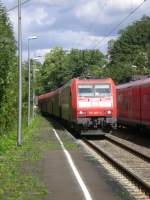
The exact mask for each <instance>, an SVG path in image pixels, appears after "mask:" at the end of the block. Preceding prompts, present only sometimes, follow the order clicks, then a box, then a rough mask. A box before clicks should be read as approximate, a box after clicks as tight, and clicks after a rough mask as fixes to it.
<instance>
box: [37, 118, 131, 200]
mask: <svg viewBox="0 0 150 200" xmlns="http://www.w3.org/2000/svg"><path fill="white" fill-rule="evenodd" d="M49 123H50V127H51V128H49V130H48V131H45V135H47V136H46V137H47V139H48V138H49V140H51V141H52V142H53V143H55V147H54V148H52V149H50V150H48V151H47V152H45V154H44V158H43V159H42V163H41V170H40V171H41V177H42V179H43V182H44V183H45V184H46V186H47V188H48V195H47V197H46V199H44V200H50V199H52V200H83V199H88V200H90V199H92V200H124V199H125V200H127V199H128V200H129V199H130V198H129V197H128V194H125V191H124V190H121V186H119V185H118V184H117V183H116V182H115V180H113V178H112V177H110V176H109V175H108V174H107V173H106V170H105V169H104V168H103V167H102V166H101V165H100V164H99V163H97V162H96V160H95V159H94V158H93V157H92V156H91V155H89V154H88V153H87V152H86V151H85V150H84V148H83V147H82V146H80V145H79V144H78V140H76V139H75V138H73V137H72V136H71V135H70V133H68V131H66V130H65V129H64V128H62V127H61V126H60V125H59V124H55V125H54V126H53V124H52V123H51V122H49ZM43 128H44V127H43ZM56 134H57V135H56ZM57 136H58V137H59V138H58V137H57ZM63 148H64V149H63ZM66 152H67V153H66ZM66 154H69V156H70V159H72V162H73V164H74V166H73V167H74V168H76V170H77V172H78V175H79V176H80V177H78V178H79V179H82V181H83V184H84V187H81V185H82V183H79V182H80V181H79V180H78V179H77V176H78V175H77V174H75V172H74V171H73V169H72V167H71V165H70V162H69V161H68V158H67V156H66ZM87 193H88V194H87Z"/></svg>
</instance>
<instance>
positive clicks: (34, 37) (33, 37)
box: [27, 36, 37, 126]
mask: <svg viewBox="0 0 150 200" xmlns="http://www.w3.org/2000/svg"><path fill="white" fill-rule="evenodd" d="M34 39H37V36H32V37H28V112H27V125H28V126H29V124H30V101H31V96H30V89H31V79H30V40H34Z"/></svg>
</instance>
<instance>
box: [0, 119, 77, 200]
mask: <svg viewBox="0 0 150 200" xmlns="http://www.w3.org/2000/svg"><path fill="white" fill-rule="evenodd" d="M62 139H63V143H64V145H65V147H66V148H67V149H68V150H75V149H77V147H78V145H77V144H75V143H74V142H73V141H72V140H71V139H70V138H68V137H67V136H66V135H62ZM48 150H50V151H55V150H62V149H61V146H60V144H59V142H58V141H57V139H56V137H55V135H54V134H53V131H52V126H51V124H50V122H49V121H48V120H46V119H45V118H43V117H41V116H38V117H36V118H35V120H33V121H32V122H31V124H30V127H29V128H26V127H24V128H23V131H22V145H21V146H19V147H18V146H17V131H16V130H14V131H12V132H10V133H7V135H3V136H2V137H1V138H0V200H41V199H45V198H46V197H47V194H48V190H47V188H46V186H45V185H44V183H43V180H42V177H40V176H41V175H40V174H41V173H40V170H41V163H42V159H43V155H44V152H46V151H48Z"/></svg>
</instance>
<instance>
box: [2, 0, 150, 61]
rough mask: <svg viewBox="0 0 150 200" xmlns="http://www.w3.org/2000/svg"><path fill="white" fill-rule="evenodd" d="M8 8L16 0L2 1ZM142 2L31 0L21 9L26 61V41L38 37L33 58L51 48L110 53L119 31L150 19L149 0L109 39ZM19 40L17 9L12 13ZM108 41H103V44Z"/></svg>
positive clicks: (118, 0)
mask: <svg viewBox="0 0 150 200" xmlns="http://www.w3.org/2000/svg"><path fill="white" fill-rule="evenodd" d="M1 1H2V3H3V4H4V5H5V6H6V7H7V9H10V8H12V7H13V6H15V5H16V4H17V0H1ZM141 2H143V0H29V1H28V2H27V3H26V4H24V5H23V6H22V29H23V58H24V59H26V58H27V38H28V36H32V35H36V36H38V39H37V40H34V41H32V43H31V51H32V53H31V56H32V57H35V56H38V55H44V53H45V52H47V50H48V49H50V48H53V47H55V46H61V47H63V48H65V49H70V48H78V49H85V48H88V49H93V48H99V49H100V50H101V51H102V52H104V53H106V52H107V42H108V41H109V40H110V39H112V38H117V37H118V35H117V33H118V31H119V29H122V28H124V27H126V26H127V25H128V24H131V23H132V22H133V21H135V20H138V19H140V18H141V17H142V16H143V15H148V16H150V0H147V1H146V2H145V3H144V4H143V6H142V7H141V8H140V9H138V10H137V11H136V12H135V13H134V14H133V15H132V16H131V17H130V18H129V19H128V20H127V21H126V22H125V23H124V24H122V25H121V26H120V27H119V28H118V29H117V30H116V31H115V32H113V34H111V35H110V36H109V37H106V36H107V35H108V33H109V32H110V30H111V29H112V28H113V27H115V26H116V25H117V24H118V23H119V22H120V21H121V20H122V19H123V18H124V17H125V16H127V15H128V14H129V13H130V12H131V11H132V10H133V9H134V8H136V7H137V6H138V5H139V4H140V3H141ZM9 17H10V20H11V22H12V24H13V27H14V32H15V35H16V38H17V9H14V10H13V11H11V12H9ZM103 38H105V40H104V42H101V41H102V39H103Z"/></svg>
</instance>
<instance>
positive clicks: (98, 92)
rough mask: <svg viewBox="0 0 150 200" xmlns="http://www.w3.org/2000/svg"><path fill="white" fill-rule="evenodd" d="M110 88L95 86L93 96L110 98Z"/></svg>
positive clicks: (104, 85)
mask: <svg viewBox="0 0 150 200" xmlns="http://www.w3.org/2000/svg"><path fill="white" fill-rule="evenodd" d="M110 95H111V87H110V84H101V85H100V84H99V85H95V96H96V97H97V96H110Z"/></svg>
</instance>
